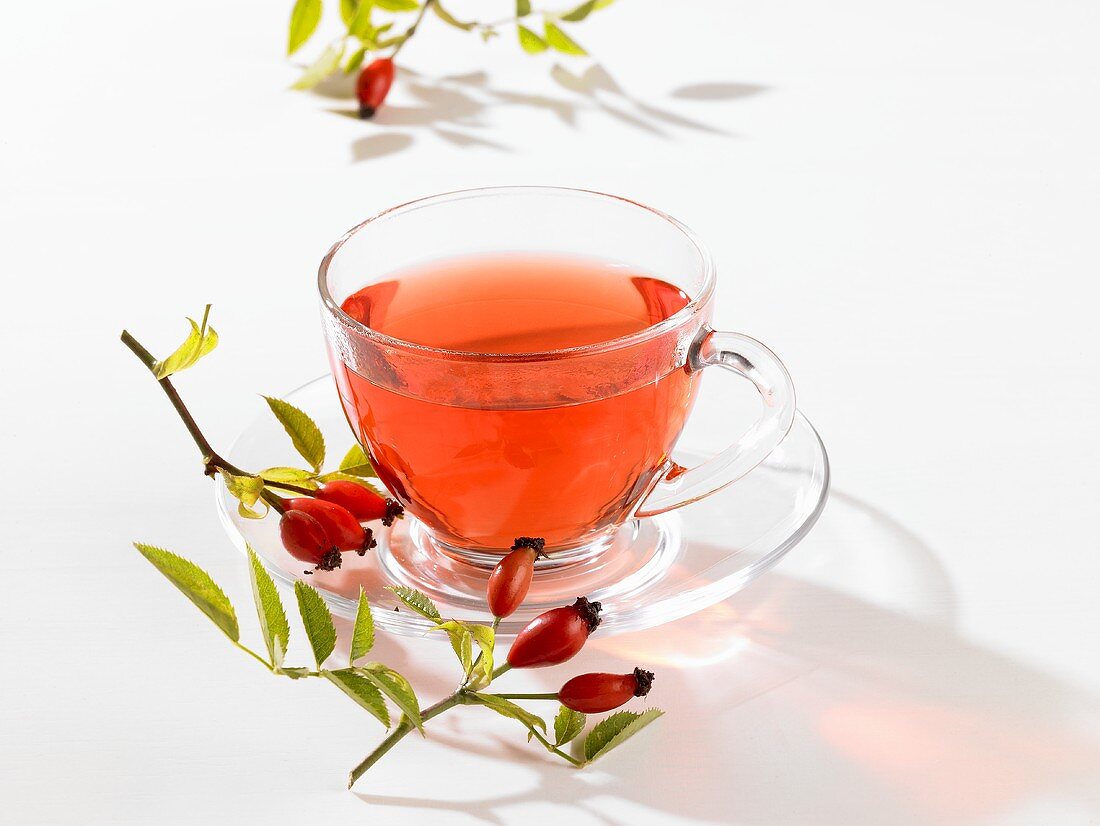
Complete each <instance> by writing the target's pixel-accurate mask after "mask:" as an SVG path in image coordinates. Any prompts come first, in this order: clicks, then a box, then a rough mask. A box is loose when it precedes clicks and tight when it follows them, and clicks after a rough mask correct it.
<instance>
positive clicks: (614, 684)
mask: <svg viewBox="0 0 1100 826" xmlns="http://www.w3.org/2000/svg"><path fill="white" fill-rule="evenodd" d="M652 686H653V672H652V671H643V670H642V669H640V668H635V669H634V672H633V673H632V674H581V675H580V676H578V677H574V678H573V679H572V680H569V682H567V683H566V684H565V685H563V686H562V687H561V690H560V691H559V692H558V700H559V701H561V704H562V705H563V706H565V707H566V708H571V709H573V711H579V712H581V713H583V714H600V713H601V712H604V711H611V709H613V708H618V707H619V706H621V705H623V703H625V702H627V701H628V700H629V699H630V698H631V697H644V696H645V695H647V694H648V693H649V689H650V688H651V687H652Z"/></svg>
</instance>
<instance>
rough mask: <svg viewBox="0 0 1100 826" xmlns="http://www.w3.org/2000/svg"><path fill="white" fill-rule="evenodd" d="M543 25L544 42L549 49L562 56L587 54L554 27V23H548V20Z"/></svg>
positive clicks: (579, 45) (575, 42) (571, 39)
mask: <svg viewBox="0 0 1100 826" xmlns="http://www.w3.org/2000/svg"><path fill="white" fill-rule="evenodd" d="M545 23H546V42H547V43H549V44H550V46H551V48H553V49H555V50H556V51H559V52H561V53H562V54H575V55H586V54H588V52H586V51H585V50H584V49H583V48H582V47H581V44H580V43H578V42H577V41H575V40H574V39H573V38H571V37H570V36H569V35H567V34H566V33H565V32H563V31H562V30H561V29H560V28H558V27H557V26H556V25H554V23H552V22H550V21H549V20H547V21H545Z"/></svg>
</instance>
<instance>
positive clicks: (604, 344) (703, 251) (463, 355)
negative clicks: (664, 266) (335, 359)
mask: <svg viewBox="0 0 1100 826" xmlns="http://www.w3.org/2000/svg"><path fill="white" fill-rule="evenodd" d="M532 193H544V194H547V195H572V196H579V197H585V198H595V199H598V200H607V201H615V202H618V203H620V204H625V205H628V206H630V207H635V208H637V209H641V210H644V211H646V212H648V213H650V214H651V215H655V216H656V217H658V218H660V219H662V220H664V221H666V222H667V223H669V224H671V225H672V226H673V227H674V228H676V229H677V230H679V231H680V233H681V234H682V235H683V236H684V238H685V239H686V240H687V241H688V243H689V244H691V246H692V248H693V249H694V250H695V252H696V254H697V255H698V256H699V263H700V267H701V269H702V284H701V286H700V287H699V290H698V292H697V294H696V295H694V296H692V297H691V300H690V301H689V302H688V303H687V304H685V305H684V306H683V307H681V308H680V309H679V310H677V311H676V312H675V313H673V314H672V315H670V316H669V317H668V318H666V319H663V320H662V321H659V322H657V323H656V324H653V325H650V326H649V327H646V328H644V329H642V330H638V331H637V332H634V333H630V334H629V335H626V336H619V337H618V338H612V339H608V340H606V341H597V342H593V343H592V344H584V345H580V346H576V347H562V348H558V349H554V350H540V351H533V352H527V353H490V352H483V351H476V350H451V349H447V348H443V347H429V346H427V345H424V344H417V343H416V342H412V341H406V340H405V339H401V338H395V337H394V336H390V335H387V334H386V333H382V332H379V331H378V330H375V329H372V328H371V327H368V326H367V325H366V324H363V323H362V322H361V321H358V320H356V319H355V318H352V317H351V316H350V315H348V314H347V313H345V312H344V310H343V309H342V308H341V307H340V305H339V304H338V303H337V302H336V300H335V299H334V298H333V297H332V293H331V292H330V290H329V286H328V270H329V266H330V265H331V264H332V261H333V259H334V258H335V257H336V255H337V253H339V252H340V250H341V249H342V248H343V246H344V245H345V244H346V243H347V242H348V241H349V240H351V238H352V237H353V236H355V235H356V234H357V233H358V232H359V231H360V230H363V229H365V228H367V227H368V226H370V225H371V224H373V223H374V222H376V221H378V220H380V219H382V218H386V217H390V216H394V215H397V214H400V213H402V212H407V211H412V210H415V209H421V208H423V207H427V206H431V205H433V204H437V203H442V202H446V201H454V200H464V199H469V198H486V197H494V196H511V195H528V194H532ZM715 280H716V272H715V265H714V259H713V258H712V257H711V254H710V252H709V250H707V248H706V246H704V245H703V243H702V241H701V240H700V239H699V237H698V236H697V235H696V234H695V232H694V231H692V230H691V229H690V228H689V227H688V226H687V225H685V224H684V223H683V222H682V221H679V220H677V219H676V218H673V217H672V216H671V215H669V214H668V213H665V212H662V211H661V210H659V209H654V208H653V207H650V206H646V205H645V204H642V203H639V202H637V201H633V200H631V199H630V198H624V197H622V196H620V195H611V194H609V193H606V192H599V191H597V190H593V189H581V188H577V187H565V186H537V185H534V186H486V187H475V188H471V189H456V190H452V191H449V192H441V193H438V194H436V195H428V196H425V197H422V198H416V199H414V200H411V201H406V202H404V203H401V204H398V205H396V206H392V207H390V208H389V209H385V210H382V211H381V212H379V213H376V214H375V215H373V216H371V217H370V218H367V219H366V220H365V221H363V222H361V223H359V224H356V225H355V226H354V227H352V228H351V229H350V230H348V231H347V232H345V233H344V234H343V235H342V236H341V237H340V238H339V239H338V240H337V241H336V243H334V244H333V245H332V246H331V247H330V248H329V250H328V252H327V253H325V256H324V258H322V259H321V264H320V267H319V268H318V271H317V288H318V291H319V292H320V294H321V303H322V305H323V306H324V307H325V309H326V310H327V311H328V312H329V313H330V314H331V315H332V316H333V317H334V318H335V319H336V320H337V321H339V322H340V323H341V324H343V325H344V326H345V327H347V328H349V329H351V330H353V331H354V332H356V333H358V334H359V335H362V336H364V337H365V338H367V339H369V340H371V341H374V342H375V343H377V344H380V345H383V346H386V347H392V348H396V349H399V350H411V351H414V352H417V353H420V354H421V355H431V356H436V357H440V358H448V359H461V360H463V361H494V362H495V361H508V362H528V361H547V360H554V359H562V358H570V357H574V356H586V355H591V354H594V353H602V352H607V351H611V350H618V349H622V348H625V347H631V346H634V345H636V344H640V343H642V342H644V341H647V340H649V339H652V338H657V337H659V336H661V335H663V334H665V333H667V332H668V331H669V330H673V329H675V328H677V327H679V326H680V325H681V324H684V323H685V322H687V321H688V320H689V319H691V318H692V317H693V316H694V315H695V314H696V313H697V312H698V311H699V310H700V308H702V307H703V306H705V305H706V303H707V302H708V301H709V300H710V298H711V295H712V294H713V293H714V284H715Z"/></svg>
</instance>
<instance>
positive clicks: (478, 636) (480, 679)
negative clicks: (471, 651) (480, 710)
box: [467, 624, 496, 688]
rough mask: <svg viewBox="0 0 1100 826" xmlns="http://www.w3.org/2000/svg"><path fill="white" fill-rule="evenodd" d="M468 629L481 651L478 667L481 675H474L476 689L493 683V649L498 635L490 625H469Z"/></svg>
mask: <svg viewBox="0 0 1100 826" xmlns="http://www.w3.org/2000/svg"><path fill="white" fill-rule="evenodd" d="M467 628H469V630H470V636H472V637H473V638H474V642H476V643H477V647H478V648H480V649H481V659H480V660H479V661H478V665H477V670H478V672H479V673H478V674H475V675H474V676H475V688H476V687H478V686H485V685H488V684H489V683H491V682H492V681H493V648H494V646H495V641H496V634H495V633H494V632H493V629H492V628H490V627H489V626H488V625H476V624H470V625H467Z"/></svg>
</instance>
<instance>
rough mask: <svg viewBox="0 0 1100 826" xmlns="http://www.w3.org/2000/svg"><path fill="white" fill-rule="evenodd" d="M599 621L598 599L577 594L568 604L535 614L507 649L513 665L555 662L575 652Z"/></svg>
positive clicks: (537, 666) (545, 664)
mask: <svg viewBox="0 0 1100 826" xmlns="http://www.w3.org/2000/svg"><path fill="white" fill-rule="evenodd" d="M599 624H600V603H598V602H589V601H588V599H586V598H585V597H577V601H576V602H574V603H573V604H572V605H569V606H566V607H563V608H554V609H552V610H550V611H547V612H546V613H544V614H539V615H538V616H537V617H535V618H534V619H533V620H531V622H529V623H528V624H527V627H526V628H524V629H523V630H522V631H520V632H519V634H517V635H516V639H515V641H514V642H513V643H512V647H511V648H510V649H509V650H508V664H509V665H510V666H512V667H513V668H541V667H543V666H547V665H558V664H559V663H563V662H565V661H566V660H569V659H571V658H572V657H574V656H576V654H577V652H579V651H580V650H581V648H583V647H584V644H585V642H586V641H587V640H588V635H589V634H591V633H592V632H593V631H595V630H596V626H598V625H599Z"/></svg>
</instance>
